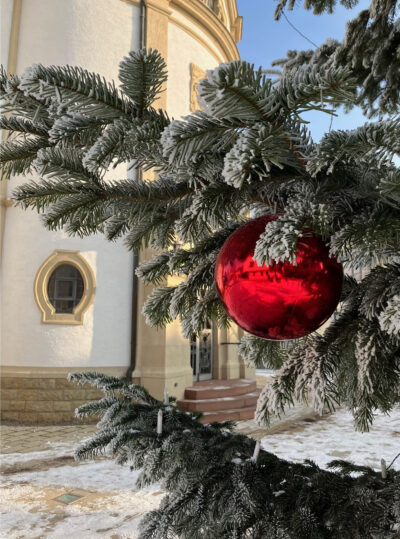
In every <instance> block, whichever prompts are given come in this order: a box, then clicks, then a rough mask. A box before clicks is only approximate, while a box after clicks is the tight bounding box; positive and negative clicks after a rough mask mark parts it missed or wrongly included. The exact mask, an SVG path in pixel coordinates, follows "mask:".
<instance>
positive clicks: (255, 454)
mask: <svg viewBox="0 0 400 539" xmlns="http://www.w3.org/2000/svg"><path fill="white" fill-rule="evenodd" d="M260 448H261V442H260V440H257V441H256V445H255V447H254V453H253V456H252V457H251V460H252V461H253V462H254V463H257V460H258V455H259V454H260Z"/></svg>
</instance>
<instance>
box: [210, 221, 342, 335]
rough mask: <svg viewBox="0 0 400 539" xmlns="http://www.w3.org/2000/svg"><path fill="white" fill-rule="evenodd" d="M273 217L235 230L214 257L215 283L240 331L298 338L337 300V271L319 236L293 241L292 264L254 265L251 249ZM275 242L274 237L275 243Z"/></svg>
mask: <svg viewBox="0 0 400 539" xmlns="http://www.w3.org/2000/svg"><path fill="white" fill-rule="evenodd" d="M277 218H278V216H277V215H269V216H266V217H260V218H258V219H254V220H253V221H250V222H248V223H246V224H244V225H243V226H241V227H240V228H238V229H237V230H236V231H235V232H234V233H233V234H232V235H231V236H229V238H228V239H227V240H226V242H225V243H224V245H223V246H222V249H221V251H220V253H219V255H218V258H217V263H216V267H215V282H216V285H217V290H218V293H219V296H220V299H221V301H222V303H223V305H224V307H225V309H226V311H227V312H228V314H229V316H230V317H231V318H232V319H233V320H234V321H235V322H236V323H237V324H238V325H239V326H240V327H242V328H243V329H245V330H246V331H248V332H249V333H252V334H253V335H257V336H258V337H263V338H264V339H270V340H274V341H286V340H290V339H298V338H299V337H304V336H305V335H308V334H309V333H312V332H313V331H315V330H316V329H318V328H319V327H321V326H322V325H323V324H324V322H326V321H327V320H328V318H329V317H330V316H331V314H332V313H333V311H334V310H335V307H336V305H337V304H338V302H339V299H340V294H341V290H342V284H343V269H342V266H341V265H340V264H339V263H338V262H337V261H336V259H335V258H332V257H330V256H329V249H328V247H327V246H326V245H325V243H324V242H323V241H322V239H321V238H320V237H319V236H315V235H306V236H304V237H302V238H300V240H299V241H298V245H297V251H296V263H297V264H296V265H294V264H292V263H291V262H278V263H273V264H271V265H270V266H266V265H264V266H259V265H258V264H257V262H256V261H255V260H254V258H253V256H254V248H255V245H256V242H257V240H258V238H259V237H260V235H261V234H262V233H263V232H264V230H265V227H266V225H267V224H268V223H269V222H271V221H274V220H275V219H277ZM277 241H279V239H277Z"/></svg>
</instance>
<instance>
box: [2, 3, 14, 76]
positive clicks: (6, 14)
mask: <svg viewBox="0 0 400 539" xmlns="http://www.w3.org/2000/svg"><path fill="white" fill-rule="evenodd" d="M12 9H13V0H1V2H0V63H1V64H2V65H3V66H5V67H6V68H7V60H8V47H9V36H10V29H11V19H12Z"/></svg>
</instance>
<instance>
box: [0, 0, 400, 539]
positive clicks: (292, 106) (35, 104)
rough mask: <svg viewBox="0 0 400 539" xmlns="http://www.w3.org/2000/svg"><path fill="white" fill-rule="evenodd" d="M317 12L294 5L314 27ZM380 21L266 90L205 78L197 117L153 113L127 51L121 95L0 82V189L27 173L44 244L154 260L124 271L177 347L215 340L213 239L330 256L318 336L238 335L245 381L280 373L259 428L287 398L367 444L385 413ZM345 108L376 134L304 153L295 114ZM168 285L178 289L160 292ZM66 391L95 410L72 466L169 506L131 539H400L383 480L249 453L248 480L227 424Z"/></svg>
mask: <svg viewBox="0 0 400 539" xmlns="http://www.w3.org/2000/svg"><path fill="white" fill-rule="evenodd" d="M342 3H345V4H346V5H350V4H353V2H352V1H350V0H349V1H347V0H343V2H342ZM293 4H294V2H291V3H290V5H289V7H291V6H292V5H293ZM334 4H335V2H334V1H332V0H321V1H318V2H317V1H311V0H310V2H308V3H307V5H308V6H312V7H313V8H315V10H316V11H317V12H318V11H322V10H324V9H328V10H329V9H331V8H332V7H333V6H334ZM279 5H280V6H281V9H283V7H284V6H285V5H286V2H285V1H283V0H282V1H281V2H280V4H279ZM394 6H395V3H394V2H393V1H392V2H391V1H390V0H386V1H384V0H374V1H373V3H372V6H371V8H370V11H368V17H371V21H372V22H371V21H369V19H368V21H367V20H366V18H367V17H366V15H365V14H364V15H363V17H364V18H365V21H364V23H363V25H360V26H359V27H357V28H358V31H359V34H357V35H356V34H355V33H354V32H355V30H354V26H357V25H353V26H352V25H350V26H349V29H348V34H347V37H346V40H345V42H344V43H343V44H332V43H331V44H328V45H327V46H326V47H325V49H324V47H322V48H321V50H320V49H318V51H315V52H311V53H307V52H306V53H297V52H296V53H295V54H292V53H291V54H290V55H289V60H288V61H285V63H284V69H283V74H282V77H281V78H280V79H279V80H278V82H276V83H272V82H271V80H270V79H268V78H267V77H266V76H265V74H264V73H263V72H262V71H261V70H255V69H254V67H253V66H252V65H250V64H249V63H247V62H241V61H235V62H232V63H230V64H223V65H221V66H219V67H218V68H217V69H215V70H213V71H210V72H208V73H207V77H206V78H205V79H204V80H203V81H201V82H200V84H199V95H200V103H201V105H202V108H203V110H202V111H201V112H196V113H194V114H192V115H190V116H188V117H186V118H184V119H182V120H172V121H171V120H170V119H169V118H168V116H167V115H166V114H165V113H164V112H163V111H161V110H156V109H155V108H153V105H154V104H155V99H156V97H157V94H158V92H159V91H160V90H161V89H162V87H163V84H164V83H165V80H166V69H165V63H164V61H163V59H162V58H161V57H160V55H159V54H158V53H157V52H156V51H144V50H142V51H138V52H131V53H130V54H129V55H128V56H127V57H126V58H125V59H124V60H123V61H122V63H121V66H120V81H121V88H120V89H119V88H117V87H116V86H115V84H114V83H108V82H106V81H105V80H104V79H103V78H102V77H100V76H99V75H97V74H93V73H89V72H87V71H86V70H84V69H82V68H76V67H70V66H65V67H55V66H50V67H44V66H41V65H37V66H32V67H31V68H28V69H27V70H26V71H25V73H24V74H23V75H22V77H21V78H19V77H17V76H15V75H9V76H7V75H6V74H5V72H4V71H2V72H1V74H0V99H1V102H2V106H3V111H4V112H6V113H8V116H7V118H5V117H4V118H2V120H1V128H2V129H4V130H7V131H8V132H9V137H8V139H7V141H6V142H4V143H3V144H2V146H1V150H0V165H1V168H2V171H3V172H4V175H5V177H10V176H13V175H15V174H24V175H26V176H30V175H31V174H35V177H34V179H31V180H30V181H29V182H28V183H26V184H24V185H22V186H20V187H19V188H17V189H16V190H15V191H14V195H13V197H14V199H15V200H16V201H17V202H18V203H19V204H21V205H22V206H23V207H25V208H33V209H36V210H37V211H38V212H39V213H41V214H42V215H43V221H44V224H45V226H47V227H48V228H49V229H52V230H54V229H58V228H64V229H65V230H66V231H67V232H68V233H69V234H73V235H76V234H77V235H81V236H85V235H89V234H93V233H97V232H100V233H103V234H104V235H105V237H106V238H108V239H109V240H115V239H117V238H123V239H124V242H125V244H126V246H127V247H128V248H129V249H133V250H140V249H142V248H143V247H145V246H151V247H153V248H155V249H157V250H159V251H161V252H159V254H157V255H156V256H155V257H154V258H153V260H151V261H146V262H144V263H142V265H141V267H140V268H139V270H138V275H139V277H140V278H141V279H143V280H144V281H146V282H150V283H154V284H156V285H158V287H157V288H155V289H154V291H153V293H152V294H151V295H150V296H149V298H148V300H147V302H146V304H145V307H144V313H145V314H146V317H147V320H148V322H149V323H150V324H151V325H154V326H163V325H165V324H167V323H168V322H170V321H171V320H172V319H174V318H176V317H179V318H180V319H181V322H182V327H183V331H184V334H185V335H186V336H188V335H190V334H191V333H193V332H197V331H199V330H201V329H202V327H203V326H204V325H205V323H206V321H207V320H208V319H210V318H212V319H213V320H215V321H216V323H218V324H220V325H221V326H222V325H227V324H229V319H228V317H227V315H226V313H225V311H224V309H223V308H222V306H221V303H220V301H219V299H218V297H217V294H216V290H215V287H214V280H213V273H214V266H215V261H216V258H217V255H218V252H219V250H220V248H221V246H222V245H223V243H224V241H225V239H226V238H227V237H228V236H229V235H230V234H231V233H232V232H233V231H234V230H236V228H237V227H238V226H240V225H241V224H242V223H243V222H245V221H246V220H247V219H249V215H251V214H253V215H265V214H276V213H278V214H279V218H278V219H277V220H275V221H273V222H272V223H270V224H269V225H268V227H267V230H266V231H265V233H264V234H262V236H261V237H260V239H259V241H258V242H257V245H256V250H255V257H256V259H257V261H258V262H259V263H264V262H266V263H270V262H271V261H272V260H275V261H284V260H292V259H293V256H294V252H295V249H296V244H297V241H298V238H299V237H300V236H301V235H302V233H303V231H304V230H305V229H310V230H312V231H313V232H314V233H316V234H319V235H321V236H322V237H323V238H324V239H325V240H326V241H327V242H328V243H329V245H330V249H331V252H332V254H334V255H335V256H336V257H337V258H338V259H339V260H340V261H341V262H342V263H343V265H344V267H345V270H346V272H347V274H348V275H347V277H346V280H345V286H344V289H343V293H342V302H341V304H340V308H339V309H338V311H337V313H335V316H334V318H333V320H332V322H331V324H330V326H329V328H328V329H327V330H326V331H325V333H324V334H321V335H320V334H314V335H312V336H310V337H308V338H306V339H303V340H300V341H298V342H295V343H292V344H291V345H290V346H289V347H288V348H285V349H282V347H280V346H279V344H276V343H270V342H268V341H263V340H261V339H257V338H255V337H249V336H247V337H245V339H244V340H243V342H242V344H241V348H240V350H241V353H242V354H243V356H244V357H245V359H247V361H249V362H250V363H252V364H256V365H257V366H262V365H266V366H269V367H272V368H279V370H278V372H277V375H276V377H275V380H274V383H273V384H272V385H269V386H267V387H266V388H265V389H264V391H263V392H262V394H261V396H260V399H259V402H258V407H257V417H258V419H259V420H262V421H268V419H269V417H270V415H271V414H278V415H279V414H281V413H283V412H284V410H285V408H286V407H287V406H290V405H291V404H293V402H294V400H295V398H297V399H304V400H309V399H310V398H311V399H312V400H313V401H314V405H315V407H316V409H318V410H322V409H323V408H325V409H326V408H328V409H330V410H333V409H334V408H335V407H336V406H338V405H341V406H345V407H347V408H348V409H349V410H350V411H351V412H352V413H353V415H354V418H355V425H356V428H358V429H361V430H366V429H368V428H369V425H370V424H371V423H372V421H373V417H374V413H375V411H376V410H382V411H384V412H388V411H390V410H391V409H392V408H393V407H394V406H396V405H397V404H399V401H400V398H399V385H400V265H399V263H400V260H399V249H400V225H399V223H400V172H399V169H398V167H397V166H396V164H395V161H393V159H392V157H393V156H394V155H396V156H398V155H399V150H400V148H399V142H398V141H399V134H400V133H399V129H400V123H399V117H398V116H397V115H396V114H394V112H396V113H397V112H398V107H399V92H398V89H399V84H398V79H397V78H396V77H398V71H399V69H398V61H399V58H400V55H397V56H396V54H395V53H394V52H393V54H392V53H390V54H389V55H387V54H386V53H385V50H386V49H385V47H386V41H385V47H376V41H375V42H374V41H373V39H372V37H375V36H376V35H380V34H379V32H385V31H386V30H387V31H390V32H389V34H388V42H389V44H388V47H389V48H390V51H392V48H393V47H395V49H393V50H396V47H397V45H396V39H397V37H396V36H397V35H398V34H397V33H396V32H397V31H398V30H397V29H398V22H397V21H395V20H394ZM360 17H361V15H360ZM363 20H364V19H363ZM385 25H386V26H385ZM351 28H353V30H352V31H351ZM349 32H350V33H349ZM352 32H353V33H352ZM371 32H373V34H371ZM357 36H358V37H357ZM374 43H375V44H374ZM329 47H330V49H329ZM371 47H373V51H372V49H371ZM328 49H329V50H328ZM357 51H358V52H357ZM368 51H369V52H368ZM372 52H374V54H372ZM361 53H362V54H365V58H364V57H363V58H362V59H361V57H360V54H361ZM324 55H325V56H324ZM382 55H384V56H385V55H386V56H385V62H383V60H382V59H381V56H382ZM353 57H354V59H355V60H356V61H354V62H353V61H350V59H352V58H353ZM381 60H382V62H381V63H380V61H381ZM372 64H374V66H375V64H379V65H376V66H375V67H374V69H372V67H371V66H372ZM388 64H390V69H389V70H387V69H386V67H387V66H388ZM385 66H386V67H385ZM382 69H385V72H383V71H382ZM374 70H375V71H374ZM371 74H372V75H371ZM370 75H371V80H370V79H368V77H369V76H370ZM356 103H361V104H362V106H363V107H364V109H365V110H366V111H368V112H369V113H371V114H373V113H374V112H375V111H376V110H379V111H381V112H390V113H391V116H390V118H389V119H385V120H381V121H379V122H376V123H368V124H366V125H364V126H361V127H359V128H357V129H354V130H352V131H351V132H343V131H336V132H335V131H331V132H330V133H328V134H327V135H325V137H324V138H323V139H322V140H321V142H320V143H319V144H316V143H314V142H313V141H312V139H311V137H310V134H309V132H308V130H307V127H306V125H305V123H304V122H303V120H302V113H303V112H304V111H307V110H320V111H323V112H325V113H327V114H334V113H335V108H336V107H337V106H338V105H340V104H342V105H344V106H345V107H351V106H353V105H354V104H356ZM121 163H126V165H127V166H130V167H133V168H138V167H140V168H141V169H142V170H145V171H146V170H149V171H150V173H153V172H155V173H156V179H152V180H151V179H147V177H146V175H142V174H135V175H134V177H133V178H130V179H126V178H125V177H123V178H120V180H118V181H115V180H114V181H109V180H107V179H106V177H105V174H106V172H107V170H108V169H109V168H110V167H114V166H117V165H118V164H121ZM277 238H279V241H277ZM177 243H178V244H180V245H181V246H180V247H177ZM169 275H179V276H184V277H186V279H185V280H184V281H183V282H181V283H180V284H178V285H176V286H171V287H170V286H165V278H166V277H167V276H169ZM355 276H356V277H357V278H355ZM72 379H74V380H77V381H79V382H80V383H87V382H88V383H92V384H94V385H95V386H96V387H101V388H102V389H103V390H104V391H105V393H106V396H105V398H104V399H102V400H101V401H99V402H98V403H94V404H93V403H92V404H88V405H86V406H84V407H82V408H81V409H80V411H79V414H80V415H81V416H84V415H87V414H90V415H96V414H98V415H100V416H102V419H101V421H100V424H99V426H100V428H101V430H100V432H99V433H98V434H97V435H96V436H95V437H94V438H93V439H92V440H91V441H90V442H88V443H87V444H86V445H85V446H84V447H83V448H81V449H80V450H79V451H78V457H80V458H82V457H85V456H91V455H95V454H96V453H97V452H98V451H100V450H102V449H104V448H106V447H107V448H110V449H111V451H112V453H113V455H114V456H116V457H117V459H118V460H119V461H120V462H124V461H129V462H130V463H132V465H133V466H135V467H139V468H142V470H143V472H142V475H141V479H140V482H141V484H146V483H147V482H150V481H154V480H163V482H164V484H165V487H166V488H167V490H168V492H169V494H168V496H167V497H166V498H165V500H164V502H163V504H162V507H161V510H160V511H157V512H154V513H151V514H150V515H149V516H148V517H147V518H146V520H145V523H144V527H143V531H142V537H143V538H150V537H171V536H173V534H175V535H180V536H181V537H187V538H190V539H192V538H195V537H210V538H211V537H212V538H214V537H221V538H222V537H229V538H231V537H238V538H239V537H260V538H261V537H262V538H267V537H271V538H272V537H282V538H293V539H294V538H296V539H297V538H302V537H304V538H309V537H318V538H320V537H321V538H322V537H326V538H337V539H339V538H340V539H342V538H346V537H348V538H350V537H351V538H357V537H360V538H364V537H371V538H384V537H385V538H386V537H388V538H390V537H396V536H397V537H398V533H399V526H400V500H399V490H400V489H399V474H398V473H395V472H392V471H391V472H390V474H389V476H388V478H387V479H386V480H385V481H383V480H382V479H381V478H380V477H379V476H378V474H376V473H375V472H373V471H372V470H369V469H360V468H357V467H352V466H351V465H350V464H345V463H336V465H337V471H336V472H325V471H322V470H320V469H319V468H318V467H317V466H315V465H314V464H312V463H309V464H304V465H297V464H296V465H295V464H291V463H287V462H285V461H282V460H280V459H278V458H276V457H274V456H273V455H270V454H268V453H265V452H261V455H260V458H259V460H258V461H257V462H254V461H252V460H251V455H252V454H253V449H254V442H253V441H252V440H250V439H248V438H246V437H243V436H239V435H237V434H234V433H233V432H231V427H232V426H231V425H230V424H223V425H215V424H212V425H210V426H209V427H204V426H202V425H201V424H200V423H199V422H198V421H197V417H196V416H194V415H193V414H192V415H190V414H189V415H188V414H186V413H183V412H180V411H179V410H177V409H176V408H175V407H173V406H170V407H163V405H162V404H161V403H159V402H157V401H156V400H155V399H153V398H152V397H150V396H149V395H148V393H147V392H146V391H145V390H144V389H143V388H140V387H138V386H134V385H133V384H130V383H129V382H128V381H124V380H118V379H113V378H109V377H104V376H102V375H96V374H91V375H90V374H82V375H79V376H78V375H74V376H73V377H72ZM160 408H162V409H163V411H164V431H163V435H162V436H161V437H159V436H157V435H156V433H155V426H156V422H157V413H158V410H159V409H160ZM350 472H359V474H360V475H359V477H352V475H351V474H350ZM282 491H284V492H282ZM396 534H397V535H396Z"/></svg>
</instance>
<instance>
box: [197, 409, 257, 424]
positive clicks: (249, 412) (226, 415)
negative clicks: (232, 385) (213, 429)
mask: <svg viewBox="0 0 400 539" xmlns="http://www.w3.org/2000/svg"><path fill="white" fill-rule="evenodd" d="M255 411H256V407H255V406H246V407H245V408H232V409H230V410H220V411H217V412H204V415H203V417H202V418H201V419H200V421H201V423H212V422H213V421H218V422H219V423H221V422H222V421H228V420H231V421H243V420H245V419H254V412H255Z"/></svg>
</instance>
